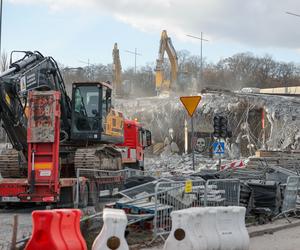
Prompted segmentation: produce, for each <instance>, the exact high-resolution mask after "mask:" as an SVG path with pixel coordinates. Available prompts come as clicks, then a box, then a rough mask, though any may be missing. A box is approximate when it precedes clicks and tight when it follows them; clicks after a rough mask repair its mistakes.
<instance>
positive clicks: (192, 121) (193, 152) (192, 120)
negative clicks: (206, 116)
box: [191, 116, 195, 171]
mask: <svg viewBox="0 0 300 250" xmlns="http://www.w3.org/2000/svg"><path fill="white" fill-rule="evenodd" d="M191 123H192V136H191V137H192V140H191V142H192V145H191V146H192V157H193V171H195V143H194V117H193V116H192V117H191Z"/></svg>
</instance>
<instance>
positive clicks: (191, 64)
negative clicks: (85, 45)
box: [0, 50, 300, 96]
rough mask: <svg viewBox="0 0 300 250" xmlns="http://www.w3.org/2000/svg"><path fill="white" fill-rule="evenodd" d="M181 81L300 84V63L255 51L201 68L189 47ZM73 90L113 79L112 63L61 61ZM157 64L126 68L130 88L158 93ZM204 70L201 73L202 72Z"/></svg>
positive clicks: (3, 61)
mask: <svg viewBox="0 0 300 250" xmlns="http://www.w3.org/2000/svg"><path fill="white" fill-rule="evenodd" d="M177 55H178V81H177V85H178V88H177V89H179V90H180V91H185V90H186V89H188V88H190V89H194V90H195V88H196V89H197V90H200V89H202V88H205V87H208V88H216V89H224V88H225V89H229V90H238V89H241V88H243V87H257V88H271V87H287V86H298V85H300V66H299V65H298V64H296V63H294V62H279V61H276V60H274V59H273V58H272V56H270V55H265V56H256V55H254V54H252V53H249V52H246V53H238V54H235V55H233V56H230V57H227V58H224V59H221V60H219V61H218V62H215V63H212V62H208V61H207V59H205V58H204V59H203V62H202V71H201V70H200V69H201V60H200V57H199V56H196V55H192V54H191V53H190V52H189V51H187V50H181V51H178V52H177ZM8 61H9V58H8V56H7V53H2V54H1V58H0V70H1V71H4V70H5V69H7V68H8ZM59 66H60V68H61V72H62V75H63V77H64V79H65V82H66V85H67V90H68V92H69V93H70V90H71V83H72V82H74V81H88V80H91V81H110V82H111V81H112V78H113V77H112V76H113V65H112V64H107V65H104V64H101V63H99V64H96V65H94V64H91V65H88V66H84V67H75V68H74V67H73V68H71V67H67V66H64V65H62V64H60V65H59ZM164 68H165V75H166V78H168V77H169V74H170V73H169V71H170V64H169V62H168V60H167V59H166V60H165V62H164ZM154 69H155V64H154V63H148V64H147V65H145V66H142V67H139V68H138V69H137V71H136V72H135V71H134V68H130V67H129V68H127V69H125V70H123V72H122V81H123V83H124V86H125V87H126V88H127V89H128V92H134V93H135V94H136V95H138V96H147V95H153V94H155V71H154ZM201 72H202V73H201Z"/></svg>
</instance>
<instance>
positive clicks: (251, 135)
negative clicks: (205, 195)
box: [115, 91, 300, 173]
mask: <svg viewBox="0 0 300 250" xmlns="http://www.w3.org/2000/svg"><path fill="white" fill-rule="evenodd" d="M201 95H202V100H201V102H200V104H199V107H198V109H197V111H196V113H195V115H194V127H195V136H196V149H197V146H199V147H201V148H202V149H201V150H200V151H198V154H196V164H195V165H196V170H197V169H198V170H199V169H202V168H215V167H216V165H217V162H218V160H217V158H215V159H210V158H209V153H208V152H209V147H210V146H209V145H211V143H212V141H213V139H212V138H211V133H212V132H213V117H214V116H215V115H216V114H222V115H223V116H226V117H227V118H228V121H229V127H230V128H231V130H232V134H233V137H232V138H231V139H229V140H226V150H225V151H226V152H225V156H224V157H223V160H222V162H224V163H225V164H227V162H228V161H229V160H237V159H245V158H248V157H250V158H249V167H251V168H252V169H253V170H255V169H256V168H258V169H259V170H261V169H262V168H263V169H265V168H266V167H267V166H268V165H272V167H276V166H279V167H285V166H284V165H285V163H284V162H283V161H281V162H280V161H278V159H277V158H278V157H277V156H278V155H277V156H274V155H272V156H269V157H273V158H272V159H270V158H268V159H267V158H266V157H258V156H254V155H255V152H256V151H258V150H261V149H263V150H265V151H272V152H273V151H275V152H278V151H284V152H293V153H296V152H297V151H298V150H300V140H299V139H300V130H299V128H300V100H299V99H298V98H297V97H292V96H279V95H268V94H258V93H251V92H242V91H240V92H229V91H227V92H224V91H207V92H206V93H202V94H201ZM115 105H116V106H117V107H118V109H120V110H123V111H124V113H125V115H126V116H127V117H130V118H133V119H135V118H137V119H138V120H139V121H142V122H143V125H144V126H145V127H146V128H148V129H150V130H151V132H152V136H153V142H154V148H158V147H156V145H161V148H162V149H161V150H157V152H158V155H160V157H155V158H153V159H149V160H148V161H147V163H146V166H147V165H148V166H154V167H155V168H156V169H160V170H166V171H179V172H181V173H189V172H191V171H192V158H191V155H185V154H183V155H182V153H183V151H184V138H185V124H188V131H189V132H190V126H189V124H190V120H189V117H188V116H187V112H186V111H185V109H184V107H183V105H182V104H181V103H180V100H179V97H178V96H158V97H151V98H143V99H142V98H141V99H131V100H126V101H124V100H117V101H116V104H115ZM263 127H264V129H263ZM189 136H190V135H189ZM166 138H167V141H169V142H171V143H173V144H174V143H175V148H176V147H177V146H178V147H177V148H178V150H177V149H176V150H175V152H174V150H172V148H174V147H172V145H171V144H168V143H166ZM189 139H190V137H189ZM201 143H203V145H201ZM166 147H167V148H166ZM170 147H171V150H170ZM199 153H200V154H199ZM276 157H277V158H276ZM226 159H227V160H228V161H226ZM267 160H271V161H272V164H270V163H269V164H268V161H267ZM288 160H289V164H290V165H293V164H294V165H300V164H299V163H300V159H299V157H293V156H292V157H289V159H288ZM247 161H248V160H247ZM247 161H246V162H247Z"/></svg>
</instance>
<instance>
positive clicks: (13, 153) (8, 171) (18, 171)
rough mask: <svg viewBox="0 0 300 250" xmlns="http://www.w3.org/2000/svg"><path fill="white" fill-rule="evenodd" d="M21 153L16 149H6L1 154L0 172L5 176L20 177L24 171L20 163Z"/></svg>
mask: <svg viewBox="0 0 300 250" xmlns="http://www.w3.org/2000/svg"><path fill="white" fill-rule="evenodd" d="M19 162H20V161H19V154H18V151H17V150H15V149H6V150H4V151H3V152H2V153H1V154H0V174H1V176H2V177H3V178H20V177H24V176H25V175H24V173H23V170H22V168H21V167H20V163H19Z"/></svg>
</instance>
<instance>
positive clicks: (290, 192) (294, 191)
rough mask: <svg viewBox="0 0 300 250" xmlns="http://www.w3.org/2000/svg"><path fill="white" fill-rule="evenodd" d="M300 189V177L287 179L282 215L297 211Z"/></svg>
mask: <svg viewBox="0 0 300 250" xmlns="http://www.w3.org/2000/svg"><path fill="white" fill-rule="evenodd" d="M299 188H300V176H289V177H288V179H287V183H286V187H285V191H284V199H283V203H282V209H281V211H282V213H285V212H288V211H291V210H295V209H296V202H297V196H298V193H299Z"/></svg>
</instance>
